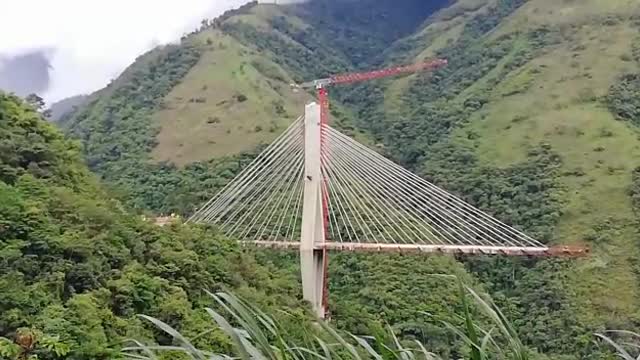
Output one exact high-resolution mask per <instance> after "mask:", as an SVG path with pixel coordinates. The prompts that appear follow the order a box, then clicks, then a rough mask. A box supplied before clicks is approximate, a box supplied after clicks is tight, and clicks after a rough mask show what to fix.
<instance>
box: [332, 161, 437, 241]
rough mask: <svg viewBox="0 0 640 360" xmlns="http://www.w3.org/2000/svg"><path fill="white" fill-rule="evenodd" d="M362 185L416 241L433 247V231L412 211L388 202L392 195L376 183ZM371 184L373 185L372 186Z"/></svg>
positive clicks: (364, 174)
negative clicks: (383, 204) (426, 241)
mask: <svg viewBox="0 0 640 360" xmlns="http://www.w3.org/2000/svg"><path fill="white" fill-rule="evenodd" d="M336 159H337V160H335V159H334V160H335V161H338V162H342V163H343V166H349V167H350V168H351V170H352V171H355V172H357V173H358V174H359V175H360V176H362V177H363V178H367V179H369V180H373V179H371V177H370V175H369V174H367V173H366V172H363V171H362V170H360V169H356V168H355V167H354V166H352V165H348V164H345V160H344V159H343V158H342V157H340V156H336ZM378 181H380V179H378ZM364 184H365V185H366V186H367V187H368V188H369V189H370V191H372V192H373V193H374V194H376V195H377V198H378V199H379V200H381V201H383V202H384V203H385V205H386V206H387V207H388V208H387V209H390V210H392V211H393V212H395V214H394V215H395V217H396V219H398V220H400V223H401V224H403V225H405V224H406V228H407V229H408V230H409V231H411V232H412V233H413V235H414V236H415V238H416V239H419V238H421V237H425V238H427V240H428V241H429V242H430V243H431V244H434V245H435V244H436V242H434V241H433V240H431V239H430V238H434V239H435V240H437V238H436V237H435V236H434V234H433V230H434V229H429V228H426V227H425V225H424V224H423V221H422V220H421V219H420V218H418V217H417V216H416V215H415V214H414V213H413V211H412V209H408V211H407V209H402V208H399V207H398V205H401V204H399V203H396V204H393V203H392V202H391V201H390V200H389V199H391V198H393V195H392V194H391V193H390V192H389V191H387V190H386V189H385V188H384V187H382V186H380V183H378V182H377V181H367V182H364ZM372 184H375V185H372ZM401 210H404V211H401ZM407 212H408V214H407ZM398 214H399V215H398ZM407 215H408V216H410V217H411V219H409V218H408V217H407ZM402 218H403V219H402ZM416 224H418V225H420V226H423V227H425V229H426V231H427V232H426V233H425V232H424V231H423V230H420V229H419V228H417V225H416ZM404 228H405V227H404V226H399V229H400V231H402V232H403V233H404V234H405V236H407V238H409V239H410V238H411V236H410V235H409V234H407V233H406V232H405V231H404ZM414 228H415V229H416V230H417V231H419V232H420V234H421V235H418V234H417V233H416V232H415V231H414ZM436 232H437V230H436ZM398 235H399V234H398ZM446 240H447V241H449V240H448V239H446ZM422 242H424V240H422Z"/></svg>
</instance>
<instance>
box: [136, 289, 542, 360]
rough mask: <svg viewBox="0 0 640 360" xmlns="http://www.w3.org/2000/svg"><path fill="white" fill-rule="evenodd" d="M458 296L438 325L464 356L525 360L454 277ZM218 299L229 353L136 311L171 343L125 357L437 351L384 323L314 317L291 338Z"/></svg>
mask: <svg viewBox="0 0 640 360" xmlns="http://www.w3.org/2000/svg"><path fill="white" fill-rule="evenodd" d="M457 281H458V284H459V289H460V296H461V299H462V302H463V308H464V313H463V315H462V316H463V320H464V325H463V326H462V327H456V326H454V325H452V324H451V323H448V322H442V323H443V325H444V326H445V327H447V328H449V329H450V330H451V331H453V332H454V333H455V334H457V335H458V336H459V337H460V338H461V339H463V340H464V342H465V343H466V344H467V345H468V347H469V360H484V359H506V360H528V359H529V358H530V355H529V354H530V352H529V350H528V349H527V348H526V347H525V346H524V345H523V344H522V342H521V341H520V339H519V337H518V335H517V334H516V331H515V329H514V328H513V326H512V325H511V323H510V322H509V321H508V320H507V318H506V317H505V316H504V314H503V313H502V312H501V311H500V310H499V309H498V307H497V306H496V305H495V304H494V303H493V302H492V301H491V300H489V299H488V297H485V296H480V295H479V294H478V293H476V292H475V291H474V290H473V289H472V288H471V287H469V286H467V285H465V284H464V283H462V282H461V281H460V280H457ZM208 294H209V295H210V296H211V298H212V299H213V301H214V302H215V303H216V304H217V305H218V306H217V307H216V308H217V309H218V310H215V309H213V308H206V311H207V312H208V313H209V315H210V316H211V319H212V321H213V323H214V324H215V326H217V327H218V328H220V329H221V330H222V331H224V333H225V334H226V335H227V336H228V337H229V339H230V340H231V343H232V344H233V351H232V353H230V354H216V353H211V352H208V351H205V350H201V349H197V348H196V347H195V346H194V345H193V344H192V343H191V342H190V341H189V339H187V338H185V337H184V336H183V335H182V334H180V333H179V332H178V331H177V330H175V329H174V328H172V327H171V326H169V325H168V324H166V323H164V322H162V321H160V320H158V319H156V318H153V317H150V316H145V315H142V318H144V319H146V320H147V321H149V322H151V323H152V324H154V325H155V326H156V327H157V328H158V329H160V330H162V331H164V332H165V333H166V334H167V335H169V336H171V337H172V338H173V339H174V344H176V345H173V346H160V345H145V344H143V343H141V342H139V341H136V340H132V344H131V345H132V346H129V347H127V348H125V349H123V355H124V356H125V358H127V359H141V360H142V359H160V358H165V357H164V356H163V355H167V353H176V352H180V353H182V354H183V356H185V357H186V358H188V359H198V360H200V359H232V358H233V359H236V358H239V359H243V360H249V359H264V360H289V359H291V360H302V359H304V360H307V359H321V360H333V359H341V360H363V359H374V360H417V359H420V360H436V359H440V357H439V356H438V355H436V354H434V353H432V352H430V351H429V350H428V349H427V348H425V346H424V345H423V344H422V343H420V342H417V341H414V342H410V343H407V342H402V341H400V340H399V339H398V338H397V337H396V335H395V334H394V332H393V331H392V329H391V328H390V327H388V329H387V337H386V338H385V339H382V338H380V337H371V336H356V335H354V334H344V333H341V332H339V331H337V330H335V329H333V328H332V327H331V326H329V325H328V324H327V323H325V322H322V321H321V322H318V323H317V324H316V326H315V328H314V329H313V331H312V333H310V334H305V335H306V336H303V338H305V339H307V340H303V341H299V342H297V343H295V342H292V341H291V340H290V339H288V338H287V336H286V334H285V332H284V331H283V329H282V327H281V326H280V325H279V324H278V323H277V322H276V321H275V320H274V319H273V318H271V317H270V316H268V315H267V314H265V313H264V312H263V311H261V310H260V309H258V308H257V307H256V306H254V305H252V304H249V303H247V302H245V301H243V300H242V299H240V298H238V297H236V296H234V295H233V294H229V293H225V292H219V293H215V294H213V293H208ZM472 305H475V307H476V308H477V309H478V310H480V312H481V313H482V314H483V315H484V317H486V318H488V319H489V320H490V323H491V324H492V327H491V328H490V329H489V330H485V329H482V328H481V327H479V326H478V325H477V322H476V321H475V319H474V318H473V315H472V314H473V311H472Z"/></svg>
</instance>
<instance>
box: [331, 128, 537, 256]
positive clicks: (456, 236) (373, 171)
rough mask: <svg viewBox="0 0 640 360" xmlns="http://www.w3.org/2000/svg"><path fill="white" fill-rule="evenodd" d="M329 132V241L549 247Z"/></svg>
mask: <svg viewBox="0 0 640 360" xmlns="http://www.w3.org/2000/svg"><path fill="white" fill-rule="evenodd" d="M324 138H325V148H324V151H323V154H322V156H323V162H322V163H323V172H324V177H325V179H326V182H327V184H326V188H327V189H328V198H329V205H328V207H329V235H328V236H327V237H328V241H332V242H348V243H376V244H419V245H445V246H446V245H454V246H481V247H487V246H489V247H491V246H495V247H505V246H507V247H544V245H543V244H541V243H540V242H538V241H536V240H534V239H533V238H531V237H529V236H527V235H526V234H524V233H523V232H521V231H519V230H517V229H515V228H513V227H510V226H508V225H506V224H504V223H502V222H500V221H498V220H497V219H495V218H494V217H492V216H490V215H488V214H486V213H484V212H483V211H481V210H479V209H477V208H475V207H473V206H471V205H469V204H467V203H465V202H464V201H462V200H460V199H459V198H457V197H455V196H453V195H451V194H449V193H447V192H446V191H444V190H442V189H440V188H439V187H437V186H435V185H433V184H431V183H430V182H428V181H426V180H424V179H422V178H421V177H419V176H417V175H414V174H413V173H411V172H410V171H408V170H406V169H404V168H402V167H401V166H399V165H397V164H395V163H393V162H392V161H390V160H388V159H387V158H385V157H383V156H382V155H380V154H378V153H376V152H375V151H373V150H371V149H369V148H367V147H366V146H364V145H361V144H360V143H358V142H356V141H355V140H353V139H351V138H350V137H348V136H346V135H344V134H342V133H340V132H339V131H337V130H335V129H333V128H331V127H329V126H326V127H325V128H324Z"/></svg>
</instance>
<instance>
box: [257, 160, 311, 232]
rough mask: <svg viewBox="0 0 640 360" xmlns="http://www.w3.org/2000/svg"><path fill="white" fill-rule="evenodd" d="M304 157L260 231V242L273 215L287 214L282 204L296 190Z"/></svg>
mask: <svg viewBox="0 0 640 360" xmlns="http://www.w3.org/2000/svg"><path fill="white" fill-rule="evenodd" d="M303 157H304V154H302V157H301V159H300V160H301V161H300V164H299V165H298V170H297V171H292V172H291V173H290V175H292V176H291V178H290V179H289V180H288V181H287V185H286V186H285V189H284V190H285V191H284V193H283V194H282V196H280V198H279V199H278V202H277V203H275V204H274V205H273V207H272V209H271V213H270V214H269V217H268V218H267V220H266V221H265V222H264V223H263V224H262V228H261V229H260V230H259V232H258V238H257V240H259V239H261V238H262V233H263V231H264V230H265V228H266V225H268V224H269V223H270V222H271V218H272V217H273V214H274V213H276V212H278V211H282V212H284V213H286V208H281V207H280V203H282V200H283V199H284V198H285V197H286V196H287V194H288V193H289V192H291V190H292V189H294V188H295V184H296V182H297V180H298V178H297V177H296V176H295V174H296V173H300V172H301V171H304V161H303ZM272 231H273V230H272Z"/></svg>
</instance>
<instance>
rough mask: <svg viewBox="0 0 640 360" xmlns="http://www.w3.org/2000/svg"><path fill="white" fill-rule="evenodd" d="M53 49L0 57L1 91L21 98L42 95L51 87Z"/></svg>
mask: <svg viewBox="0 0 640 360" xmlns="http://www.w3.org/2000/svg"><path fill="white" fill-rule="evenodd" d="M53 52H54V51H53V50H52V49H35V50H31V51H27V52H24V53H19V54H15V55H10V56H9V55H5V56H0V89H2V90H5V91H9V92H14V93H16V94H17V95H19V96H26V95H28V94H31V93H36V94H42V93H44V92H46V91H47V90H48V89H49V86H50V85H51V77H50V74H49V71H50V70H51V55H52V54H53Z"/></svg>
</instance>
